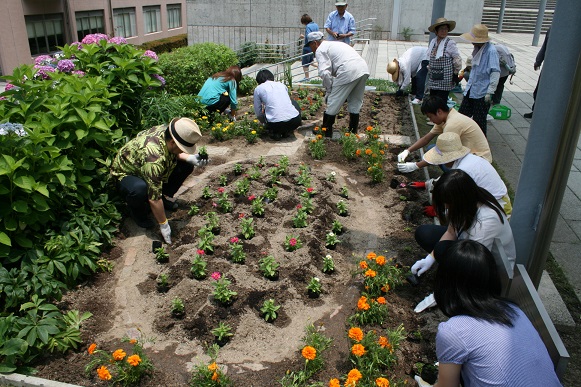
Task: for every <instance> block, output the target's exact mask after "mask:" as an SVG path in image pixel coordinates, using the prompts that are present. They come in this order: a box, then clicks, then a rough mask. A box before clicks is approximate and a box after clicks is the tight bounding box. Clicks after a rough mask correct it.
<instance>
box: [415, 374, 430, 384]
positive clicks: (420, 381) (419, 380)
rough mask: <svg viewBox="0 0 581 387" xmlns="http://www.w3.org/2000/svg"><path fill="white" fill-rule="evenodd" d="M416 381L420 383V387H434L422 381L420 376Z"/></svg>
mask: <svg viewBox="0 0 581 387" xmlns="http://www.w3.org/2000/svg"><path fill="white" fill-rule="evenodd" d="M414 380H415V381H416V382H417V383H418V386H419V387H432V385H431V384H430V383H428V382H426V381H425V380H424V379H422V378H421V377H420V376H418V375H416V376H414Z"/></svg>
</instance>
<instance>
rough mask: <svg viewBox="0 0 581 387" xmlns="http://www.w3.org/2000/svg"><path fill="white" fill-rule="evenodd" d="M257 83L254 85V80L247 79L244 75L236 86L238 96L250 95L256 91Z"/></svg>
mask: <svg viewBox="0 0 581 387" xmlns="http://www.w3.org/2000/svg"><path fill="white" fill-rule="evenodd" d="M256 86H258V83H256V79H254V78H252V77H249V76H248V75H244V76H243V77H242V81H240V83H239V84H238V89H239V90H240V95H251V94H252V93H253V92H254V89H256Z"/></svg>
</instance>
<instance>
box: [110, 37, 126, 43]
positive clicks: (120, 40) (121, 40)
mask: <svg viewBox="0 0 581 387" xmlns="http://www.w3.org/2000/svg"><path fill="white" fill-rule="evenodd" d="M109 43H113V44H126V43H127V39H125V38H124V37H122V36H115V37H112V38H111V39H109Z"/></svg>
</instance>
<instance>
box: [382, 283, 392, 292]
mask: <svg viewBox="0 0 581 387" xmlns="http://www.w3.org/2000/svg"><path fill="white" fill-rule="evenodd" d="M389 289H391V287H390V286H389V284H385V285H383V287H382V288H381V291H382V292H384V293H387V292H389Z"/></svg>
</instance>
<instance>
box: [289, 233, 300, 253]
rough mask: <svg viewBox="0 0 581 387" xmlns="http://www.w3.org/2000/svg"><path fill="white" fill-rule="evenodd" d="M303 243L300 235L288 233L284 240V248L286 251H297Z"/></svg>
mask: <svg viewBox="0 0 581 387" xmlns="http://www.w3.org/2000/svg"><path fill="white" fill-rule="evenodd" d="M302 245H303V243H302V242H301V240H300V239H299V237H295V236H293V235H287V236H286V239H285V241H284V249H285V250H286V251H295V250H298V249H300V248H301V246H302Z"/></svg>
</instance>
